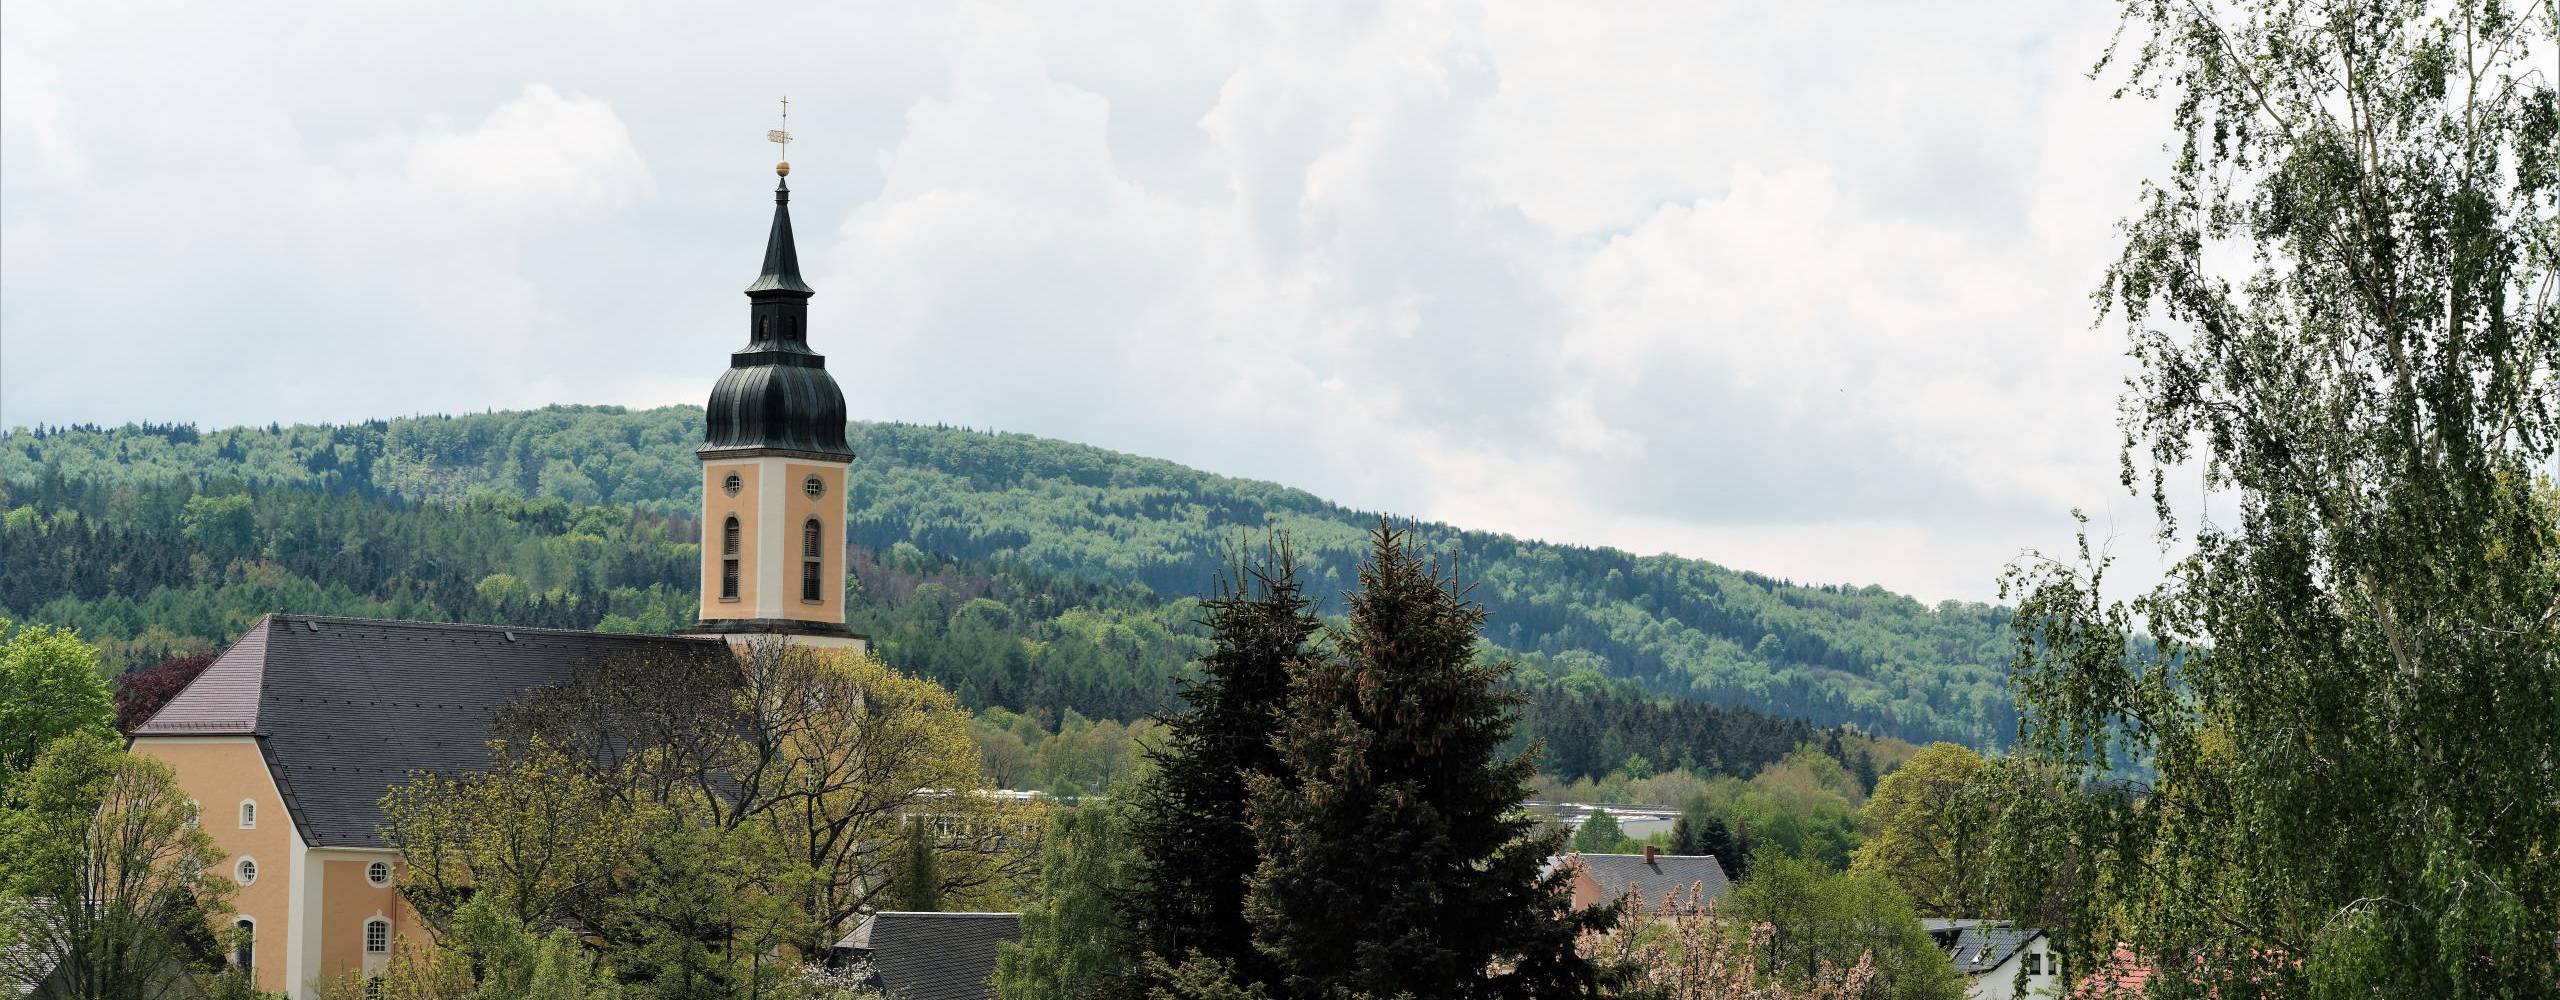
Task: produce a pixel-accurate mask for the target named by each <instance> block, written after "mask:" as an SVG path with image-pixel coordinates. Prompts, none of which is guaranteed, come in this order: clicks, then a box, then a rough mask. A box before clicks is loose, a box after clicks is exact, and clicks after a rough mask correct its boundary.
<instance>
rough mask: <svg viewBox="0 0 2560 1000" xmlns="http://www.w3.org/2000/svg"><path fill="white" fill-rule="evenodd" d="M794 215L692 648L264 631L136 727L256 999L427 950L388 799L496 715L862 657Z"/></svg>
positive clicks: (313, 620) (729, 455)
mask: <svg viewBox="0 0 2560 1000" xmlns="http://www.w3.org/2000/svg"><path fill="white" fill-rule="evenodd" d="M788 170H789V168H788V165H787V164H786V165H782V166H781V167H778V168H777V172H780V173H786V174H787V173H788ZM790 198H791V193H790V190H789V188H788V187H787V186H777V187H776V188H775V191H774V208H773V225H772V229H771V230H770V231H769V232H768V234H767V236H766V240H765V252H764V266H763V270H762V272H761V273H760V274H758V275H757V277H756V280H755V283H754V284H752V285H749V286H748V287H747V291H746V294H747V299H748V300H749V303H750V304H749V307H748V329H747V335H748V337H747V342H746V344H745V346H743V347H740V348H738V349H737V350H736V351H735V352H733V353H731V354H730V355H729V368H728V370H727V371H726V372H725V373H723V374H722V375H721V376H720V380H719V382H718V383H717V385H715V386H714V387H713V389H712V391H711V396H710V402H709V405H708V406H707V407H706V412H705V427H704V434H703V443H702V446H701V448H700V449H698V450H697V454H698V455H699V457H700V459H701V461H702V482H703V497H702V523H703V524H704V525H705V526H706V527H705V531H704V536H705V537H704V538H703V539H702V543H703V544H702V566H701V569H702V594H701V614H700V620H699V621H698V622H696V623H695V626H694V628H693V630H692V632H693V634H692V635H689V636H629V635H607V634H601V633H595V632H574V631H559V630H549V629H519V628H506V627H501V626H489V625H443V624H426V623H417V622H383V621H366V620H360V619H350V618H329V617H315V616H306V615H282V614H278V615H269V616H267V617H266V618H263V619H261V620H259V622H258V623H257V624H256V625H254V626H252V627H251V628H250V629H249V631H248V632H247V634H245V635H243V636H242V637H241V638H240V640H239V641H238V642H236V643H234V644H233V645H232V646H231V648H230V649H228V650H226V651H224V652H223V654H222V656H221V657H220V658H219V659H218V660H216V661H215V662H214V664H213V665H212V666H211V667H208V668H207V669H206V670H205V672H204V673H203V674H202V675H201V676H199V677H197V678H196V679H195V681H194V682H192V683H190V684H189V685H188V686H187V688H186V689H185V690H184V691H181V692H179V693H178V695H177V697H175V698H173V699H171V700H170V701H169V703H168V705H167V706H165V707H163V708H162V709H161V710H160V712H159V713H158V714H157V715H155V716H153V717H152V718H151V719H150V720H149V721H147V722H145V723H144V724H143V725H142V726H141V727H139V728H137V729H136V730H135V731H134V734H133V749H134V751H135V752H137V753H142V754H147V755H149V756H152V757H155V758H158V759H159V760H161V761H163V762H165V763H167V764H168V765H169V766H170V768H171V769H172V770H174V771H175V772H176V774H177V779H178V786H179V788H180V789H181V790H183V791H184V792H185V794H186V795H187V796H188V797H189V798H192V799H194V800H195V801H196V803H197V805H198V807H199V809H200V810H201V812H202V817H203V818H202V821H201V822H202V824H203V827H204V830H205V832H206V833H208V834H210V835H212V837H213V841H214V843H215V844H217V845H219V846H220V848H221V849H222V852H223V854H224V855H225V857H224V860H223V869H222V870H223V872H224V874H226V875H228V876H230V877H231V878H232V879H233V881H235V882H237V883H238V886H239V892H238V894H237V896H236V897H235V904H236V906H237V909H238V914H237V915H236V916H235V917H233V918H230V919H232V920H234V921H236V924H235V926H237V927H238V928H239V929H242V930H246V931H249V932H250V938H249V940H248V942H247V943H246V944H244V945H242V946H241V947H240V948H239V950H238V951H237V953H235V954H234V955H233V956H232V958H233V961H234V962H235V963H237V964H239V965H242V966H246V967H248V968H249V970H250V978H251V979H252V981H253V982H254V983H255V984H256V985H257V987H258V988H259V989H261V990H266V991H269V992H275V993H282V994H284V995H286V996H287V997H289V998H292V1000H307V998H309V997H312V996H314V995H315V994H316V993H317V991H318V989H319V987H320V985H321V984H323V983H325V982H326V981H328V980H330V979H334V978H336V977H338V976H341V975H344V974H346V973H348V972H355V971H362V972H365V973H376V972H378V971H379V970H381V969H382V968H383V967H384V964H385V963H387V962H388V961H389V959H390V951H391V947H392V944H393V942H395V941H399V940H401V939H404V938H417V937H419V936H420V935H422V933H423V927H422V925H421V924H420V922H419V920H418V916H417V914H416V913H414V912H413V911H411V910H410V909H409V908H408V906H407V905H406V904H405V903H404V902H403V901H402V900H401V898H400V895H399V892H398V886H399V882H400V877H401V870H400V869H401V860H400V856H399V853H398V852H397V851H395V850H393V849H392V848H391V846H390V845H389V844H387V843H385V842H384V841H383V840H382V838H381V836H380V834H379V832H378V828H379V827H380V826H381V823H382V815H381V807H380V802H381V799H382V796H383V793H384V792H386V791H388V790H390V788H391V787H392V786H393V785H395V784H398V783H400V782H403V781H406V780H407V779H408V777H409V776H410V775H411V774H412V773H414V772H419V771H431V772H437V773H443V774H453V773H459V772H466V771H472V770H477V769H479V768H480V767H482V766H485V765H486V763H487V760H488V749H487V741H488V738H489V733H490V730H489V726H490V722H491V720H492V718H493V717H494V716H495V714H496V712H497V710H498V709H499V707H500V706H503V705H505V704H506V703H507V702H509V701H512V700H514V699H515V698H517V697H518V696H520V695H521V694H523V693H524V692H525V691H527V690H528V689H530V688H533V687H536V686H539V685H542V684H548V683H552V682H556V681H561V680H566V679H568V678H569V677H570V676H572V675H573V673H574V672H575V671H576V669H577V668H578V667H579V666H580V665H581V664H583V663H587V662H590V661H593V660H595V659H597V658H599V657H605V656H622V655H632V654H639V655H648V656H656V657H668V656H679V657H681V656H717V655H727V647H728V645H729V644H732V643H737V642H743V641H746V640H749V639H754V638H758V637H772V638H781V639H786V640H788V641H790V642H794V643H803V644H808V645H815V646H831V647H850V648H855V649H859V648H862V646H863V645H864V644H865V640H864V637H862V636H860V635H857V634H855V633H853V632H852V631H850V630H848V629H847V628H846V627H845V624H844V574H845V562H844V558H845V544H844V538H845V536H844V524H845V496H844V489H845V474H846V471H847V470H848V469H849V468H850V463H851V462H852V461H853V458H854V455H853V452H852V451H851V450H850V448H848V447H847V445H846V443H845V437H844V429H845V405H844V393H843V392H842V391H841V390H839V389H838V388H837V386H836V383H835V379H834V378H833V377H832V376H830V375H828V374H827V370H826V359H825V358H824V357H822V356H820V355H819V354H818V353H817V352H815V351H813V350H811V349H810V348H809V342H808V312H809V297H810V295H811V294H813V293H812V292H811V291H810V289H809V286H808V284H807V283H806V282H803V281H802V280H801V278H800V257H799V251H798V249H797V248H796V246H795V245H794V242H793V238H792V234H791V210H790Z"/></svg>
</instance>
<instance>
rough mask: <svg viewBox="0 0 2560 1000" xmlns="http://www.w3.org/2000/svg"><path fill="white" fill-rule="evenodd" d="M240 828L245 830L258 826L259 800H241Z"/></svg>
mask: <svg viewBox="0 0 2560 1000" xmlns="http://www.w3.org/2000/svg"><path fill="white" fill-rule="evenodd" d="M240 828H241V829H243V830H255V829H257V828H258V800H256V799H241V800H240Z"/></svg>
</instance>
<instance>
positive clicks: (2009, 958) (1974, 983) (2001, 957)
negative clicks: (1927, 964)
mask: <svg viewBox="0 0 2560 1000" xmlns="http://www.w3.org/2000/svg"><path fill="white" fill-rule="evenodd" d="M1921 925H1922V926H1923V927H1924V928H1926V929H1927V930H1928V932H1929V936H1930V938H1931V939H1933V940H1935V941H1936V942H1937V943H1938V947H1941V948H1944V949H1946V950H1947V958H1948V960H1949V961H1952V962H1954V963H1955V966H1956V971H1957V972H1961V973H1964V977H1965V996H1966V997H1968V998H1970V1000H2007V998H2010V997H2059V996H2061V995H2062V993H2063V991H2062V956H2061V954H2060V953H2058V952H2056V951H2055V950H2054V947H2053V939H2052V938H2051V937H2050V936H2048V935H2046V934H2045V932H2043V931H2041V930H2038V929H2036V928H2033V927H2019V926H2017V925H2014V924H2010V923H2006V922H2002V921H1997V920H1948V919H1930V920H1923V921H1921Z"/></svg>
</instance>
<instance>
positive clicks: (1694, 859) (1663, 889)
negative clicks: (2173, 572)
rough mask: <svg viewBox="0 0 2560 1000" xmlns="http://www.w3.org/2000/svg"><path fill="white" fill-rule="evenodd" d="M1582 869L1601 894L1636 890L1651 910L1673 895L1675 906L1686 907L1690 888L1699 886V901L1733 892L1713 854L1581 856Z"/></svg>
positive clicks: (1618, 894) (1618, 893) (1613, 895)
mask: <svg viewBox="0 0 2560 1000" xmlns="http://www.w3.org/2000/svg"><path fill="white" fill-rule="evenodd" d="M1576 857H1578V858H1580V859H1582V870H1583V871H1585V872H1588V873H1590V875H1591V879H1592V881H1594V882H1598V883H1600V892H1601V894H1602V895H1604V896H1606V897H1608V898H1610V899H1616V898H1618V897H1620V896H1623V895H1626V893H1627V890H1629V889H1634V890H1635V892H1636V895H1637V896H1638V897H1640V898H1642V899H1643V900H1644V905H1646V906H1648V907H1660V906H1662V905H1663V900H1664V899H1665V898H1668V897H1670V896H1671V895H1672V894H1673V893H1678V894H1679V897H1678V898H1677V899H1676V900H1674V902H1675V903H1678V904H1685V903H1686V902H1687V901H1688V898H1689V887H1690V886H1692V885H1695V886H1697V887H1698V901H1699V902H1700V903H1712V902H1715V901H1716V900H1719V899H1723V898H1724V896H1725V893H1727V892H1730V891H1731V890H1732V883H1730V882H1727V881H1725V876H1724V865H1722V864H1721V863H1718V862H1717V861H1716V859H1715V855H1712V854H1656V855H1654V856H1653V857H1651V858H1647V857H1645V856H1644V855H1641V854H1580V855H1576Z"/></svg>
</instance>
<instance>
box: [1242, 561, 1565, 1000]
mask: <svg viewBox="0 0 2560 1000" xmlns="http://www.w3.org/2000/svg"><path fill="white" fill-rule="evenodd" d="M1372 544H1373V547H1372V552H1371V555H1370V557H1369V559H1368V560H1367V562H1366V563H1364V564H1363V565H1362V566H1361V569H1360V592H1359V593H1357V594H1354V595H1352V597H1351V601H1350V616H1349V622H1348V624H1347V625H1346V626H1345V627H1343V628H1341V629H1340V630H1338V632H1337V633H1336V635H1335V636H1334V642H1333V645H1334V647H1335V650H1334V651H1332V652H1330V653H1328V654H1327V655H1323V656H1318V657H1310V658H1308V659H1306V660H1305V661H1304V662H1303V664H1302V666H1301V667H1300V669H1299V671H1298V673H1297V676H1296V677H1295V678H1294V681H1293V685H1292V689H1291V692H1290V700H1289V706H1288V712H1287V714H1286V716H1285V717H1284V718H1283V719H1282V722H1281V733H1280V741H1279V750H1280V757H1281V765H1282V766H1281V770H1279V771H1278V772H1275V773H1270V774H1258V775H1255V776H1254V777H1253V779H1252V785H1253V791H1254V812H1253V827H1254V834H1255V839H1256V840H1257V842H1258V843H1259V846H1260V850H1261V852H1262V862H1261V867H1260V868H1259V870H1258V871H1256V872H1255V874H1254V877H1253V882H1252V888H1251V891H1250V893H1249V894H1248V898H1247V902H1246V910H1247V913H1248V915H1249V917H1250V919H1251V920H1252V922H1253V929H1254V932H1255V944H1256V945H1257V946H1258V947H1259V948H1260V949H1261V950H1262V953H1263V955H1264V956H1265V957H1266V958H1267V959H1269V960H1270V961H1271V962H1272V963H1273V964H1274V965H1275V966H1276V967H1277V969H1278V971H1279V973H1280V977H1279V981H1280V984H1281V985H1282V986H1283V987H1284V989H1285V992H1286V993H1287V994H1289V995H1291V996H1295V997H1301V998H1316V997H1327V998H1330V997H1344V996H1354V995H1368V996H1377V997H1387V996H1395V995H1398V994H1409V995H1411V996H1413V997H1415V998H1418V1000H1423V998H1435V997H1529V996H1538V997H1557V996H1575V995H1587V994H1589V993H1591V992H1592V990H1593V988H1594V984H1593V979H1594V972H1593V970H1592V968H1591V966H1590V963H1588V962H1586V961H1585V960H1583V959H1582V958H1581V957H1579V956H1578V955H1577V954H1576V953H1575V950H1574V944H1575V939H1576V937H1577V935H1578V934H1579V933H1580V932H1581V931H1583V930H1584V929H1585V928H1597V927H1599V926H1602V925H1605V924H1606V923H1608V922H1609V921H1610V920H1611V919H1613V918H1614V916H1615V914H1614V911H1613V910H1611V909H1608V908H1602V909H1600V910H1598V911H1593V912H1586V913H1579V914H1578V913H1576V912H1575V911H1574V910H1573V908H1572V904H1571V902H1570V896H1569V882H1568V881H1567V879H1568V878H1569V875H1568V874H1567V873H1566V872H1565V871H1562V870H1558V871H1555V872H1542V871H1541V868H1542V866H1543V864H1544V862H1545V860H1546V859H1547V858H1548V857H1549V856H1551V855H1553V854H1555V853H1556V851H1557V850H1558V848H1560V847H1562V846H1563V835H1562V833H1561V832H1560V831H1552V830H1550V831H1546V832H1541V831H1540V828H1539V826H1538V825H1537V824H1536V822H1535V821H1534V820H1532V819H1531V818H1530V817H1529V816H1528V815H1527V814H1526V813H1525V812H1523V811H1522V810H1521V809H1520V808H1519V805H1520V802H1521V801H1522V799H1524V798H1525V797H1526V793H1527V783H1528V780H1529V778H1530V777H1531V775H1532V773H1533V771H1534V768H1535V764H1534V758H1533V755H1534V754H1535V753H1536V750H1535V748H1534V747H1532V748H1531V749H1530V750H1527V751H1524V752H1521V753H1518V754H1505V753H1504V752H1503V751H1502V747H1503V744H1504V742H1505V741H1506V740H1508V739H1509V738H1510V736H1511V733H1512V728H1513V726H1514V724H1515V722H1516V713H1517V711H1518V708H1519V706H1520V704H1521V701H1522V698H1521V696H1520V695H1519V694H1518V693H1517V692H1516V691H1515V690H1513V689H1511V688H1509V687H1507V686H1506V685H1505V684H1504V681H1505V680H1506V679H1507V678H1508V677H1509V675H1510V673H1511V670H1512V666H1511V665H1510V664H1508V663H1497V662H1486V661H1483V660H1480V659H1479V658H1478V657H1477V655H1476V635H1477V631H1478V630H1479V629H1480V628H1481V627H1482V625H1483V623H1484V617H1485V615H1484V610H1483V608H1482V607H1481V606H1479V605H1476V604H1475V603H1473V602H1470V601H1468V600H1467V599H1466V598H1465V596H1464V593H1463V591H1462V590H1461V589H1460V588H1459V586H1458V585H1457V583H1456V581H1455V580H1454V579H1452V578H1448V577H1444V576H1443V575H1442V574H1441V572H1440V569H1439V567H1438V566H1437V565H1436V564H1426V563H1425V562H1423V561H1422V560H1421V559H1420V558H1419V557H1417V556H1416V555H1414V554H1413V553H1412V552H1411V551H1410V549H1409V547H1408V546H1409V535H1408V534H1407V533H1406V532H1404V531H1402V530H1398V529H1396V528H1395V527H1393V526H1392V525H1387V524H1383V523H1382V524H1381V525H1380V526H1379V528H1378V530H1377V532H1376V533H1375V535H1374V537H1373V540H1372ZM1283 775H1286V776H1287V778H1286V780H1284V779H1283V777H1282V776H1283Z"/></svg>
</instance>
